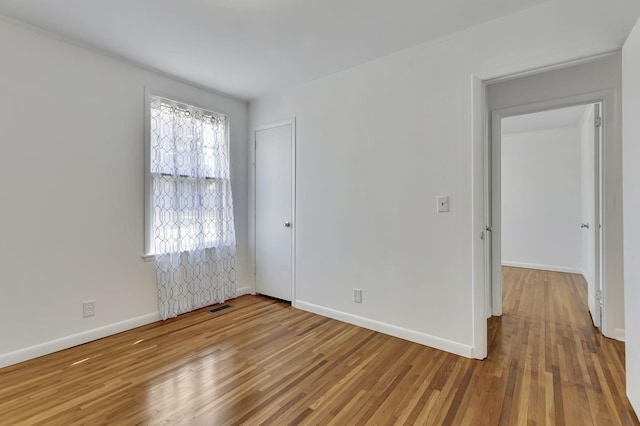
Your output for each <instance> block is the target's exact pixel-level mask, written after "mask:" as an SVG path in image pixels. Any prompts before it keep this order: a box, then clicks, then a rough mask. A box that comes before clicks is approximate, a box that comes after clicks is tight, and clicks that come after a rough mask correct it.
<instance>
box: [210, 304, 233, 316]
mask: <svg viewBox="0 0 640 426" xmlns="http://www.w3.org/2000/svg"><path fill="white" fill-rule="evenodd" d="M231 307H232V306H231V305H222V306H218V307H217V308H213V309H211V310H210V311H209V313H210V314H215V313H216V312H218V311H222V310H224V309H229V308H231Z"/></svg>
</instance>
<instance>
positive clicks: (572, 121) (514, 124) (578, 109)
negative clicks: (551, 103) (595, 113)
mask: <svg viewBox="0 0 640 426" xmlns="http://www.w3.org/2000/svg"><path fill="white" fill-rule="evenodd" d="M588 107H589V106H588V105H579V106H574V107H569V108H561V109H553V110H549V111H542V112H536V113H533V114H524V115H518V116H515V117H508V118H503V119H502V120H501V122H500V126H501V129H502V134H503V135H506V134H510V133H521V132H534V131H537V130H547V129H556V128H559V127H578V126H579V125H580V122H581V121H582V117H583V116H584V115H585V112H586V111H587V108H588Z"/></svg>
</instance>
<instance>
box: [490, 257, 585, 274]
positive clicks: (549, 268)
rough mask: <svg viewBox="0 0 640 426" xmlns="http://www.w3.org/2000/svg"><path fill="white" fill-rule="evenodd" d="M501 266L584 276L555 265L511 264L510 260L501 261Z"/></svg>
mask: <svg viewBox="0 0 640 426" xmlns="http://www.w3.org/2000/svg"><path fill="white" fill-rule="evenodd" d="M502 266H512V267H514V268H526V269H540V270H542V271H553V272H566V273H568V274H579V275H584V272H583V271H582V270H581V269H578V268H568V267H565V266H556V265H540V264H537V263H525V262H513V261H511V260H503V261H502Z"/></svg>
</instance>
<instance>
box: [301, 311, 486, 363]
mask: <svg viewBox="0 0 640 426" xmlns="http://www.w3.org/2000/svg"><path fill="white" fill-rule="evenodd" d="M295 303H296V308H298V309H301V310H303V311H307V312H311V313H314V314H317V315H322V316H324V317H328V318H332V319H335V320H338V321H342V322H346V323H349V324H353V325H357V326H359V327H363V328H367V329H369V330H373V331H377V332H379V333H384V334H388V335H390V336H394V337H398V338H400V339H404V340H408V341H410V342H414V343H419V344H421V345H425V346H429V347H431V348H434V349H439V350H441V351H445V352H449V353H452V354H454V355H459V356H463V357H466V358H473V357H474V348H473V346H469V345H465V344H463V343H459V342H454V341H451V340H447V339H443V338H441V337H437V336H432V335H429V334H426V333H421V332H419V331H415V330H410V329H407V328H403V327H398V326H395V325H393V324H388V323H385V322H382V321H376V320H372V319H369V318H365V317H361V316H358V315H353V314H349V313H347V312H343V311H338V310H336V309H331V308H327V307H325V306H319V305H315V304H313V303H308V302H304V301H302V300H296V302H295Z"/></svg>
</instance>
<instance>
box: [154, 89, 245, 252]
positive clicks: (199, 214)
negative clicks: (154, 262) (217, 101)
mask: <svg viewBox="0 0 640 426" xmlns="http://www.w3.org/2000/svg"><path fill="white" fill-rule="evenodd" d="M149 109H150V111H149V170H148V173H149V184H150V187H149V189H148V190H149V192H150V197H149V202H148V208H149V209H150V212H149V213H148V214H147V217H148V218H149V224H148V227H149V228H150V229H148V232H149V235H148V237H147V246H148V247H147V252H148V253H150V254H154V255H157V254H165V253H180V252H185V251H193V250H197V249H207V248H213V247H221V246H232V245H233V246H235V231H234V223H233V202H232V195H231V182H230V172H229V120H228V117H227V116H225V115H222V114H217V113H214V112H210V111H205V110H202V109H199V108H196V107H194V106H191V105H185V104H181V103H178V102H175V101H172V100H169V99H165V98H162V97H157V96H152V97H151V99H150V107H149Z"/></svg>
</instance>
